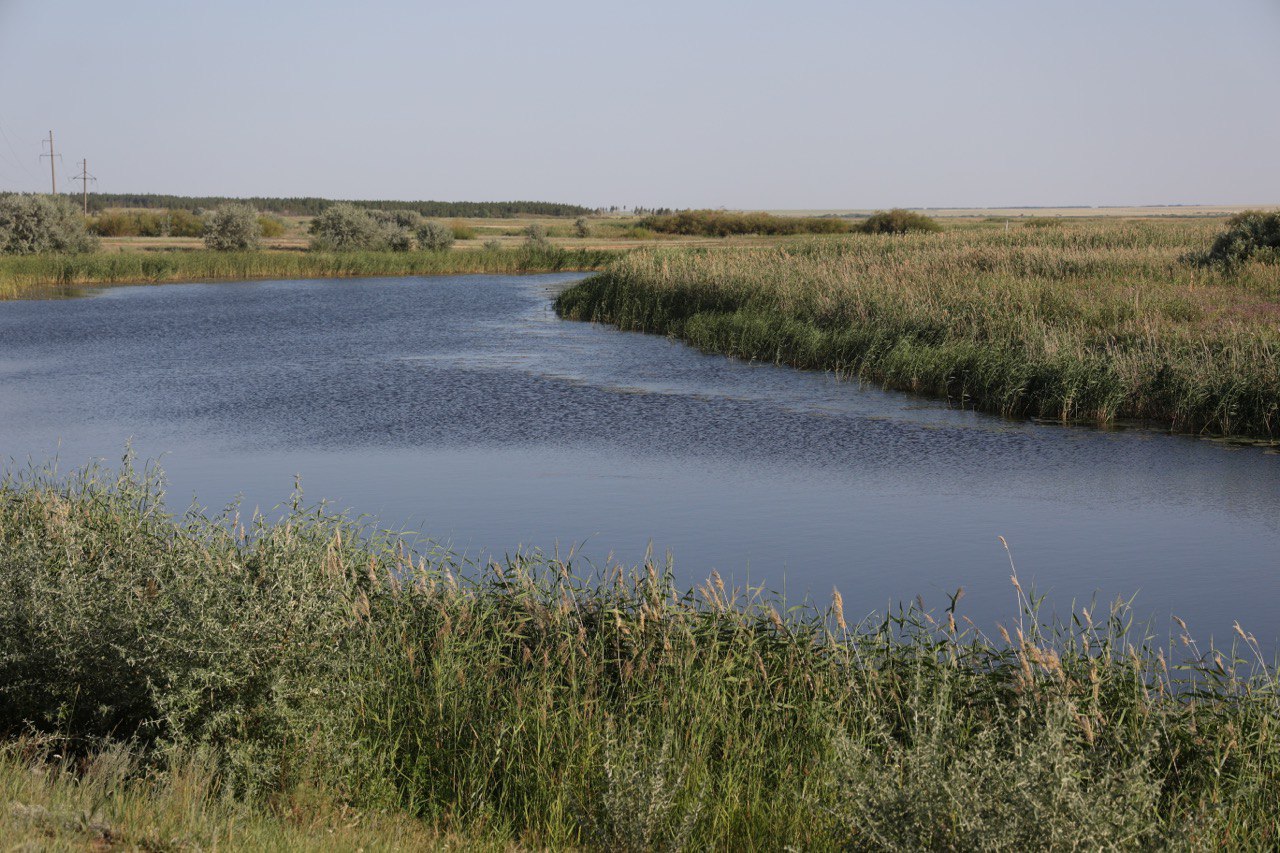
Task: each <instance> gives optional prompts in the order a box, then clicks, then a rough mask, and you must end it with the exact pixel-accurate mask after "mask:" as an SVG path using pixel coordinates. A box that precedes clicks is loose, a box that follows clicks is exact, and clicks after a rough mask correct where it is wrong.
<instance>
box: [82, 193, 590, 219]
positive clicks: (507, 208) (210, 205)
mask: <svg viewBox="0 0 1280 853" xmlns="http://www.w3.org/2000/svg"><path fill="white" fill-rule="evenodd" d="M76 198H77V199H79V196H76ZM233 203H240V204H249V205H252V206H253V207H254V208H255V209H257V210H258V211H260V212H263V213H276V214H282V215H286V216H319V215H320V214H321V213H324V212H325V211H326V210H328V209H329V208H330V207H331V206H333V205H334V204H337V203H338V202H336V201H334V200H333V199H327V198H316V197H310V196H308V197H305V198H269V197H257V196H255V197H253V198H230V197H226V196H181V195H160V194H156V193H89V210H90V211H94V212H96V211H102V210H107V209H108V208H116V207H132V208H147V209H150V208H164V209H168V210H189V211H192V212H193V213H194V212H200V213H203V212H204V211H207V210H212V209H214V208H216V207H219V206H221V205H223V204H233ZM342 203H343V204H350V205H352V206H354V207H359V208H364V209H366V210H407V211H412V212H414V213H417V214H418V215H419V216H424V217H450V218H476V219H504V218H510V217H515V216H566V217H567V216H584V215H586V214H588V213H590V212H591V210H590V209H589V208H586V207H582V206H581V205H577V204H560V203H557V202H549V201H346V202H342Z"/></svg>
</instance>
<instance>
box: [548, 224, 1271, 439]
mask: <svg viewBox="0 0 1280 853" xmlns="http://www.w3.org/2000/svg"><path fill="white" fill-rule="evenodd" d="M1032 225H1034V226H1035V227H1031V226H1032ZM1221 227H1222V222H1221V221H1220V220H1216V219H1205V220H1197V219H1184V220H1171V221H1161V222H1154V221H1134V220H1103V221H1096V220H1095V221H1087V222H1060V223H1054V222H1048V223H1045V222H1043V220H1041V221H1038V222H1036V223H1022V224H1020V225H1019V226H1018V227H1017V228H1014V229H1012V230H1009V229H1006V228H1005V227H1004V225H1003V224H1002V223H998V222H991V223H977V224H973V225H970V226H962V227H955V228H950V229H947V230H945V231H943V232H942V233H939V234H916V235H906V236H884V237H877V236H855V237H850V238H835V239H809V240H793V241H789V242H783V243H780V244H778V245H775V246H772V247H748V248H734V249H727V250H724V251H704V250H691V249H683V248H671V249H667V248H655V249H648V250H645V251H641V252H636V253H631V254H628V255H626V256H624V257H623V258H621V259H620V260H619V261H618V262H617V263H616V264H614V265H612V266H611V267H609V269H608V270H607V271H606V272H605V273H604V274H602V275H600V276H597V277H595V278H593V279H591V280H589V281H587V282H584V283H582V284H579V285H577V286H576V287H574V288H572V289H571V290H569V291H567V292H565V293H564V294H563V295H562V296H561V297H560V299H559V301H558V302H557V309H558V310H559V311H560V313H561V314H562V315H563V316H566V317H569V318H575V319H582V320H598V321H602V322H607V323H612V324H615V325H618V326H620V327H621V328H624V329H633V330H639V331H648V332H656V333H659V334H668V335H672V336H675V337H678V338H680V339H682V340H685V341H688V342H689V343H692V344H694V345H696V346H699V347H701V348H703V349H706V350H710V351H714V352H722V353H726V354H729V355H735V356H740V357H744V358H753V359H764V360H768V361H776V362H779V363H785V364H790V365H794V366H797V367H802V368H809V369H819V370H832V371H836V372H838V373H840V374H842V375H847V376H849V377H852V378H858V379H861V380H864V381H868V382H872V383H876V384H880V385H884V386H886V387H890V388H896V389H902V390H910V391H918V392H922V393H926V394H933V395H945V396H947V397H948V398H950V399H952V400H953V401H954V402H955V403H956V404H957V405H960V406H966V407H975V408H981V409H985V410H988V411H992V412H998V413H1001V414H1005V415H1008V416H1013V417H1025V416H1031V417H1038V418H1046V419H1052V420H1059V421H1066V422H1085V423H1092V424H1097V425H1106V424H1111V423H1114V422H1116V421H1122V420H1139V421H1143V422H1146V423H1148V424H1151V425H1154V426H1157V427H1160V428H1166V429H1172V430H1177V431H1191V432H1206V433H1211V434H1219V435H1235V436H1251V437H1258V438H1264V439H1270V440H1273V441H1274V440H1275V439H1276V438H1278V437H1280V265H1276V264H1270V265H1267V264H1260V263H1253V264H1248V265H1245V266H1244V267H1242V268H1241V269H1239V270H1237V271H1235V272H1232V273H1229V274H1228V273H1224V272H1221V271H1214V270H1211V269H1206V268H1203V267H1198V266H1195V265H1192V264H1189V263H1187V262H1186V261H1185V260H1184V256H1185V255H1187V254H1188V253H1189V252H1194V251H1203V250H1204V249H1205V248H1206V247H1207V246H1208V244H1209V243H1210V242H1211V241H1212V239H1213V236H1214V235H1215V234H1216V233H1217V232H1218V231H1219V230H1220V229H1221Z"/></svg>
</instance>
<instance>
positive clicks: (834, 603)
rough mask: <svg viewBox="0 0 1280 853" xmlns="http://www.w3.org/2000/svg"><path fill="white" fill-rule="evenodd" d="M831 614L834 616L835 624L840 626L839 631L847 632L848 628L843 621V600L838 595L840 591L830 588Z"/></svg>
mask: <svg viewBox="0 0 1280 853" xmlns="http://www.w3.org/2000/svg"><path fill="white" fill-rule="evenodd" d="M831 612H833V613H834V614H835V616H836V624H837V625H839V626H840V630H841V631H847V630H849V626H848V625H846V624H845V621H844V598H843V597H842V596H841V595H840V590H838V589H836V588H835V587H832V588H831Z"/></svg>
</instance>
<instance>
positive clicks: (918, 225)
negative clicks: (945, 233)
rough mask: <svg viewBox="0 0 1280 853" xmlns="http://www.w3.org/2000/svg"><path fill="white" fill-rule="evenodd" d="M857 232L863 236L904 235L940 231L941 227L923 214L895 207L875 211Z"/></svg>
mask: <svg viewBox="0 0 1280 853" xmlns="http://www.w3.org/2000/svg"><path fill="white" fill-rule="evenodd" d="M859 230H860V231H862V233H864V234H906V233H907V232H908V231H941V230H942V226H941V225H939V224H938V222H937V220H935V219H932V218H930V217H928V216H925V215H924V214H923V213H916V212H915V211H912V210H904V209H902V208H900V207H895V208H894V209H893V210H878V211H876V212H875V213H873V214H872V215H871V216H870V217H868V219H867V221H866V222H863V223H862V225H861V227H860V228H859Z"/></svg>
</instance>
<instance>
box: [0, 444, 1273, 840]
mask: <svg viewBox="0 0 1280 853" xmlns="http://www.w3.org/2000/svg"><path fill="white" fill-rule="evenodd" d="M160 497H161V483H160V482H159V481H158V480H157V479H155V478H154V477H148V476H143V475H140V474H137V473H134V472H131V471H130V470H128V469H127V468H126V469H125V470H123V471H122V472H120V473H112V472H108V471H105V470H100V469H89V470H87V471H85V472H81V473H80V474H77V475H74V476H71V477H66V478H56V477H52V476H49V475H47V474H45V473H42V472H39V471H37V472H33V473H29V474H25V475H23V476H21V477H19V478H16V479H15V478H12V477H11V478H9V479H7V480H5V481H4V482H3V483H2V484H0V733H3V735H4V736H5V737H7V738H8V739H9V740H8V744H9V746H8V747H6V748H5V749H3V750H0V786H3V787H2V788H0V790H2V791H3V796H4V797H5V799H6V805H5V809H6V810H5V811H3V812H0V828H2V829H3V830H4V833H5V835H6V836H7V837H9V836H11V837H19V838H21V837H29V835H30V834H31V833H33V832H42V833H45V834H46V837H56V838H62V839H63V840H64V841H65V840H66V839H72V840H74V839H75V838H83V837H84V834H85V833H93V832H98V833H99V835H102V833H104V832H105V833H116V834H117V836H112V837H120V838H133V839H134V841H135V842H136V843H139V844H141V843H143V842H144V841H147V839H150V838H153V837H158V838H160V839H162V840H167V843H169V844H170V845H176V844H179V843H182V844H194V845H199V846H212V845H214V844H217V843H222V844H250V843H253V844H257V843H267V842H265V841H261V839H267V840H268V841H270V842H271V843H273V844H275V843H277V841H275V840H273V839H278V838H289V839H293V840H296V839H301V841H297V843H299V844H303V843H309V842H307V839H308V838H310V837H313V836H314V834H315V833H318V832H322V829H317V827H323V825H324V824H325V822H328V821H332V822H335V823H337V824H339V826H337V827H335V828H334V831H335V832H336V833H337V835H336V836H335V837H336V839H337V841H338V842H341V843H346V841H347V840H348V839H351V838H352V837H353V835H358V834H359V833H358V832H357V830H359V829H360V828H363V829H364V830H367V833H368V835H367V838H368V839H369V843H370V846H376V843H375V841H374V839H377V838H378V837H379V836H378V833H384V834H385V833H392V834H393V836H392V837H393V839H394V838H401V837H402V838H405V839H408V841H406V842H405V843H409V842H415V843H416V842H420V841H421V840H422V839H428V840H430V839H442V840H443V841H444V842H447V841H448V840H449V839H459V840H462V841H465V842H466V843H468V844H470V843H482V842H483V843H488V844H491V845H499V846H500V845H504V844H509V843H515V844H519V845H527V846H573V845H584V846H588V847H592V848H608V849H618V848H621V849H656V848H674V847H682V846H683V847H693V848H703V847H707V846H716V847H724V848H728V847H732V848H743V847H757V848H767V849H781V848H782V847H784V846H786V845H793V846H795V847H797V848H803V849H811V848H816V849H831V848H835V847H855V848H872V849H899V848H902V847H908V848H918V847H927V848H934V849H938V848H960V849H972V848H994V849H1025V848H1028V847H1031V848H1041V847H1053V848H1069V847H1086V848H1089V849H1103V848H1120V847H1125V848H1128V847H1133V846H1158V845H1164V844H1175V845H1178V846H1183V845H1187V846H1191V847H1196V848H1208V847H1222V846H1227V847H1252V848H1267V847H1271V846H1274V845H1275V843H1276V841H1277V821H1278V820H1280V810H1278V809H1277V805H1276V804H1277V803H1278V802H1280V743H1278V742H1277V733H1278V732H1280V700H1278V697H1277V681H1276V679H1275V676H1274V674H1272V673H1271V672H1270V671H1268V670H1267V668H1266V667H1265V666H1263V665H1262V663H1261V661H1260V660H1257V659H1255V658H1254V657H1253V656H1252V652H1253V651H1254V650H1255V649H1254V647H1253V646H1251V645H1250V644H1248V643H1247V642H1246V641H1244V640H1242V644H1241V648H1240V651H1241V652H1242V653H1244V654H1242V655H1239V656H1238V655H1236V654H1233V653H1228V652H1221V653H1219V652H1217V651H1215V650H1211V649H1204V650H1201V649H1198V648H1197V647H1195V645H1194V644H1193V643H1191V642H1190V641H1189V640H1188V641H1187V642H1188V645H1187V646H1186V647H1185V649H1183V652H1184V653H1185V654H1186V655H1187V656H1189V658H1190V660H1191V663H1190V664H1189V666H1188V667H1187V668H1178V667H1174V666H1171V665H1169V661H1170V658H1169V656H1168V652H1167V651H1165V650H1162V649H1160V648H1158V647H1157V646H1156V645H1155V644H1152V643H1151V642H1150V641H1149V640H1147V639H1146V638H1144V637H1142V636H1141V635H1137V634H1134V633H1131V632H1129V631H1127V630H1126V627H1125V618H1126V617H1125V613H1124V612H1123V610H1119V609H1117V610H1113V611H1111V612H1094V613H1088V612H1081V613H1080V614H1078V615H1077V617H1076V621H1074V622H1073V623H1071V624H1070V625H1062V626H1057V627H1053V626H1041V625H1039V624H1038V623H1037V621H1036V619H1035V616H1034V613H1033V612H1032V608H1031V605H1030V601H1029V600H1028V598H1027V597H1026V596H1024V595H1022V594H1021V593H1019V601H1020V602H1021V604H1022V605H1023V607H1024V612H1022V613H1021V614H1019V613H1016V612H1015V613H1013V614H1011V616H1012V618H1011V620H1010V621H1009V622H1007V623H1006V628H1005V629H1001V631H1000V632H999V634H998V636H995V637H989V636H987V635H985V634H982V633H980V632H979V631H977V630H976V629H975V628H974V627H973V626H972V625H970V624H968V623H967V622H966V620H965V619H964V616H963V608H962V607H961V608H960V609H959V610H958V611H956V612H943V613H933V614H925V613H922V612H920V611H918V610H915V609H904V610H901V611H899V612H897V613H895V614H892V615H891V616H889V617H887V618H884V619H876V620H872V621H868V622H866V623H863V624H857V625H851V624H847V623H846V621H845V615H844V606H843V602H842V601H841V600H840V599H839V597H838V596H837V597H836V598H835V599H834V600H833V601H831V602H830V603H829V604H828V603H825V602H824V603H806V604H803V605H801V606H797V607H791V606H788V603H787V602H783V601H780V600H778V599H777V598H776V597H775V596H773V595H771V594H768V593H761V592H754V593H751V592H746V593H744V592H743V591H735V590H732V589H726V588H725V587H724V585H723V584H722V583H721V582H720V580H719V578H718V577H715V576H714V575H713V576H712V578H711V579H710V580H708V581H707V583H706V584H704V585H702V586H701V587H699V588H698V589H695V590H691V591H684V590H681V589H678V588H676V587H675V586H673V584H672V581H671V577H670V575H669V574H668V573H667V572H666V571H665V570H664V569H663V567H656V566H642V567H640V568H638V569H636V570H634V571H623V570H621V569H617V568H612V569H609V570H607V571H604V572H603V574H602V576H598V577H594V578H592V579H587V578H583V577H581V576H580V572H579V571H578V568H579V567H576V566H575V565H574V564H573V563H572V562H562V561H560V560H557V559H548V558H542V557H538V556H536V555H534V556H524V557H517V558H512V559H509V560H507V561H506V562H504V563H503V564H502V565H496V564H493V565H489V566H483V567H481V566H470V567H467V566H460V565H458V563H457V561H456V558H454V557H453V556H452V555H450V554H448V553H446V552H437V551H429V552H425V553H418V554H415V553H412V552H410V551H409V550H407V549H406V548H405V547H404V546H403V545H402V544H401V543H399V542H397V541H396V540H395V539H394V538H389V537H387V536H385V535H380V534H376V533H374V532H373V530H372V528H371V527H368V526H361V525H359V524H357V523H355V522H352V521H350V520H348V519H344V518H341V517H335V516H333V515H330V514H327V513H325V512H323V511H321V510H317V509H313V508H307V507H305V506H302V505H301V504H300V503H299V502H295V504H294V506H293V507H292V508H291V509H289V508H287V511H286V514H285V515H286V517H284V518H282V519H281V520H279V521H278V522H273V523H269V522H267V521H265V520H263V519H261V518H254V519H240V518H238V517H236V515H235V514H234V513H233V512H229V513H228V514H226V515H220V516H214V517H210V516H207V515H206V514H204V513H200V512H191V513H188V514H186V515H183V516H181V517H169V516H167V515H166V514H164V512H163V511H162V510H161V509H160V507H159V504H160ZM1013 592H1014V591H1013V590H1011V597H1012V595H1013ZM1006 635H1007V636H1006ZM1202 651H1203V653H1202ZM1240 658H1246V659H1245V660H1242V659H1240ZM122 744H124V745H122ZM32 827H34V829H33V828H32ZM93 827H98V828H97V829H95V828H93ZM352 827H355V828H356V830H353V829H352ZM22 833H25V835H24V834H22ZM75 833H80V835H75ZM129 833H133V835H132V836H131V835H129ZM289 833H293V835H288V834H289ZM308 833H311V835H308ZM395 833H399V834H400V835H394V834H395ZM147 843H150V842H149V841H148V842H147ZM278 843H279V844H280V845H281V846H283V845H284V844H285V841H279V842H278ZM386 843H394V840H393V841H391V842H386ZM442 843H443V842H442Z"/></svg>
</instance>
